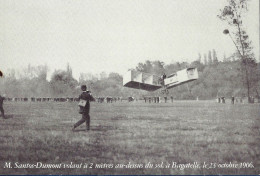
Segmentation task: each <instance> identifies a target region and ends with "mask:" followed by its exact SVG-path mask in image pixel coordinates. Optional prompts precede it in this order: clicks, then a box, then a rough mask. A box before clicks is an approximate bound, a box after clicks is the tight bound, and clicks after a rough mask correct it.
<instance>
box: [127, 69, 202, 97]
mask: <svg viewBox="0 0 260 176" xmlns="http://www.w3.org/2000/svg"><path fill="white" fill-rule="evenodd" d="M198 78H199V75H198V71H197V68H186V69H183V70H180V71H177V72H176V73H173V74H171V75H169V76H165V77H164V76H158V75H154V74H150V73H143V72H139V71H135V70H129V71H128V72H127V73H126V74H125V75H124V76H123V86H125V87H129V88H134V89H141V90H146V91H155V90H158V89H160V88H162V91H161V92H162V93H166V94H167V93H168V92H169V91H168V89H171V88H173V87H176V86H179V85H182V84H185V83H188V82H191V81H194V80H197V79H198Z"/></svg>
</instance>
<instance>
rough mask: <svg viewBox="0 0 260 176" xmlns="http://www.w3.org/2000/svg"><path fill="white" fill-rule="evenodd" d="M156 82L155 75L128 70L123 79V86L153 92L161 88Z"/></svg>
mask: <svg viewBox="0 0 260 176" xmlns="http://www.w3.org/2000/svg"><path fill="white" fill-rule="evenodd" d="M158 80H159V76H157V75H153V74H149V73H143V72H138V71H135V70H129V71H128V72H127V73H126V74H125V75H124V77H123V85H124V86H125V87H129V88H134V89H141V90H147V91H155V90H157V89H160V88H161V87H162V86H161V84H159V83H158Z"/></svg>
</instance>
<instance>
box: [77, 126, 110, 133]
mask: <svg viewBox="0 0 260 176" xmlns="http://www.w3.org/2000/svg"><path fill="white" fill-rule="evenodd" d="M112 129H113V127H111V126H93V127H90V130H87V129H82V128H81V129H74V131H73V132H80V131H85V132H88V131H101V132H102V131H103V132H106V131H108V130H112Z"/></svg>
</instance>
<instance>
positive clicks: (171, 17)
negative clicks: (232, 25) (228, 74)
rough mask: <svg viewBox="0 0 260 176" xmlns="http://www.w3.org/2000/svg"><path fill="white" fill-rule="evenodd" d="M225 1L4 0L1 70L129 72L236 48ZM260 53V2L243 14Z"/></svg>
mask: <svg viewBox="0 0 260 176" xmlns="http://www.w3.org/2000/svg"><path fill="white" fill-rule="evenodd" d="M226 4H227V1H226V0H0V70H2V71H3V72H4V73H5V72H6V71H7V70H8V69H12V68H13V69H21V68H25V67H27V66H28V64H30V65H31V66H37V65H44V64H47V65H48V67H49V76H50V75H51V73H52V72H53V71H54V70H55V69H56V70H58V69H66V65H67V64H68V63H69V64H70V66H71V67H72V70H73V75H74V77H75V78H76V79H78V78H79V75H80V73H92V74H99V73H101V72H103V71H104V72H106V73H110V72H117V73H120V74H124V73H125V72H126V71H127V70H128V69H131V68H135V67H136V66H137V64H138V63H139V62H144V61H145V60H148V59H149V60H152V61H153V60H160V61H163V62H164V63H165V64H169V63H172V62H183V61H185V62H192V61H194V60H196V59H198V53H201V55H202V60H204V59H203V55H204V53H206V54H208V51H209V50H212V49H215V50H216V52H217V56H218V58H219V60H222V59H223V56H224V54H225V55H226V56H229V55H231V54H232V53H234V52H235V51H236V48H235V46H234V44H233V43H232V40H231V39H230V38H229V37H228V36H227V35H224V34H223V30H224V29H226V28H229V26H228V25H227V24H226V23H225V22H223V21H221V20H219V19H218V18H217V15H218V14H219V10H220V9H221V8H223V7H224V6H225V5H226ZM243 25H244V26H245V28H246V30H247V32H248V34H249V37H250V39H251V40H252V44H253V47H254V53H255V55H256V58H257V59H258V60H259V1H258V0H251V1H250V3H249V11H248V14H247V15H246V17H245V19H244V23H243Z"/></svg>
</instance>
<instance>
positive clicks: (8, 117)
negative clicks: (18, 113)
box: [1, 114, 14, 119]
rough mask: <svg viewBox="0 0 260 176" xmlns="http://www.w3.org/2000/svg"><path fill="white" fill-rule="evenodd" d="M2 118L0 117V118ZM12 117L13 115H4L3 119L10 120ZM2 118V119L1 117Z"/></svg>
mask: <svg viewBox="0 0 260 176" xmlns="http://www.w3.org/2000/svg"><path fill="white" fill-rule="evenodd" d="M1 117H2V116H1ZM13 117H14V115H13V114H8V115H5V117H4V119H11V118H13ZM2 118H3V117H2Z"/></svg>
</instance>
